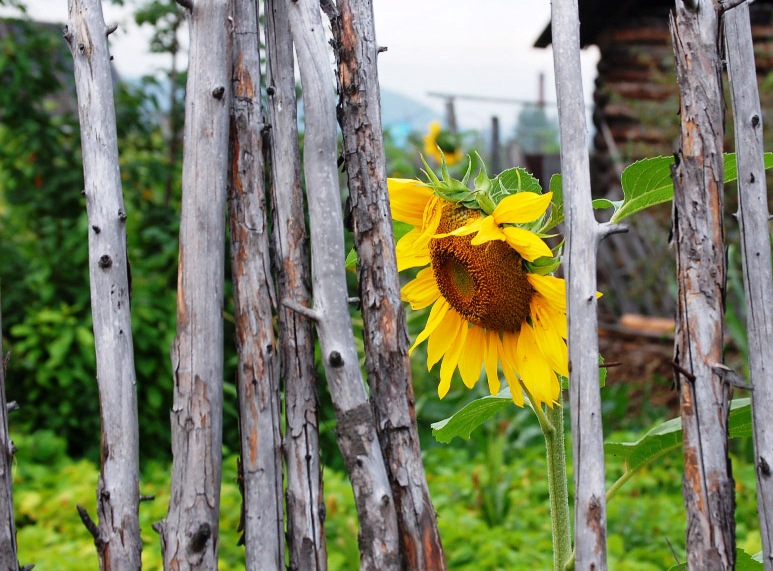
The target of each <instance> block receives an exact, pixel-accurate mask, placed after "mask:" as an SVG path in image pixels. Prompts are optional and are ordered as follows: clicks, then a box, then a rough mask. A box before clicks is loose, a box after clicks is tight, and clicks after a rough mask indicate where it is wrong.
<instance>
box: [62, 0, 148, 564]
mask: <svg viewBox="0 0 773 571" xmlns="http://www.w3.org/2000/svg"><path fill="white" fill-rule="evenodd" d="M68 5H69V19H68V24H67V28H66V30H65V39H66V40H67V43H68V44H69V45H70V50H71V51H72V55H73V62H74V64H73V65H74V71H75V87H76V91H77V94H78V116H79V119H80V130H81V145H82V147H83V174H84V194H85V197H86V209H87V212H88V220H89V231H88V243H89V279H90V284H91V285H90V289H91V312H92V317H93V327H94V344H95V349H96V359H97V383H98V384H99V400H100V410H101V414H102V455H101V464H102V469H101V472H100V476H99V483H98V484H97V516H98V520H99V521H98V525H97V526H94V525H93V522H91V521H90V520H88V516H87V515H85V514H86V512H85V510H82V512H81V515H82V517H84V518H85V519H84V521H87V522H88V523H89V524H90V525H88V527H89V531H90V532H91V533H92V535H93V536H94V543H95V545H96V547H97V553H98V556H99V568H100V569H104V570H107V569H121V570H130V569H139V568H140V566H141V560H140V551H141V549H142V544H141V541H140V529H139V444H138V440H139V437H138V426H137V391H136V377H135V372H134V349H133V343H132V328H131V312H130V308H129V303H130V295H131V292H130V290H129V269H128V260H127V255H126V227H125V222H126V216H127V215H126V212H125V210H124V202H123V194H122V190H121V174H120V172H119V163H118V139H117V134H116V124H115V106H114V103H113V79H112V71H111V68H110V54H109V53H108V46H107V35H108V33H109V31H108V28H107V26H106V25H105V20H104V17H103V15H102V6H101V4H100V2H99V0H70V2H69V4H68Z"/></svg>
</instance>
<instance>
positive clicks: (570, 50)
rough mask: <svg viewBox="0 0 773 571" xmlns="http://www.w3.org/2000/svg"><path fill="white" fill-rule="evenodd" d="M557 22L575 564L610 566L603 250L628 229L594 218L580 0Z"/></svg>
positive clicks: (567, 2) (571, 1) (555, 17)
mask: <svg viewBox="0 0 773 571" xmlns="http://www.w3.org/2000/svg"><path fill="white" fill-rule="evenodd" d="M551 22H552V28H553V61H554V67H555V75H556V93H557V96H558V123H559V128H560V131H561V172H562V176H563V191H564V200H565V203H564V210H565V212H566V233H565V235H566V254H565V256H564V260H565V262H564V264H565V265H564V271H565V272H566V283H567V312H566V313H567V318H568V328H569V339H568V343H569V397H570V405H571V419H572V448H573V458H574V487H575V499H574V502H575V507H574V529H575V532H574V533H575V546H574V549H575V561H576V562H575V569H581V570H594V571H604V570H605V569H606V568H607V544H606V539H607V538H606V527H607V518H606V499H605V498H606V490H605V480H604V444H603V438H604V436H603V430H602V426H601V394H600V392H599V369H598V354H599V343H598V317H597V314H596V312H597V303H596V249H597V247H598V243H599V242H600V241H601V239H602V238H604V236H606V235H608V234H610V233H612V232H614V231H620V230H621V229H620V228H617V227H614V226H611V225H601V224H598V223H597V222H596V220H595V218H594V217H593V208H592V206H591V191H590V160H589V157H588V127H587V124H586V120H585V104H584V101H583V87H582V74H581V67H580V18H579V12H578V7H577V0H554V1H553V3H552V17H551ZM559 429H560V427H559ZM556 563H558V564H564V563H565V562H562V561H559V562H556ZM556 568H557V567H556Z"/></svg>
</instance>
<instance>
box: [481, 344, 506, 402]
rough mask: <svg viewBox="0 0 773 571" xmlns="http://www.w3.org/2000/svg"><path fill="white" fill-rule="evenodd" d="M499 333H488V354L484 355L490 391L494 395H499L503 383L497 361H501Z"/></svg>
mask: <svg viewBox="0 0 773 571" xmlns="http://www.w3.org/2000/svg"><path fill="white" fill-rule="evenodd" d="M500 345H501V342H500V341H499V333H498V332H497V331H487V332H486V353H485V354H484V355H483V366H484V368H485V369H486V380H487V381H488V390H489V393H491V394H492V395H497V394H499V389H500V388H501V387H502V383H500V381H499V371H498V369H497V360H498V359H499V346H500Z"/></svg>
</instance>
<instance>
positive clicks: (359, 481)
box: [288, 0, 400, 571]
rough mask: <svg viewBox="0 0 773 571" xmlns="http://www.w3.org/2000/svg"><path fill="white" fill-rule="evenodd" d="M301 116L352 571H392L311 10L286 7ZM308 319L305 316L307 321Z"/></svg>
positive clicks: (317, 294) (389, 528) (318, 304)
mask: <svg viewBox="0 0 773 571" xmlns="http://www.w3.org/2000/svg"><path fill="white" fill-rule="evenodd" d="M288 15H289V21H290V31H291V34H292V37H293V42H294V44H295V50H296V54H297V56H298V65H299V67H300V72H301V82H302V85H303V94H304V98H303V102H304V109H305V112H306V132H305V138H304V172H305V175H306V185H307V188H306V196H307V199H308V205H309V229H310V234H311V258H312V280H313V287H314V290H313V291H314V308H313V310H311V312H313V314H314V315H315V316H316V328H317V334H318V337H319V341H320V347H321V354H322V359H323V362H324V365H325V373H326V377H327V383H328V386H329V387H330V394H331V397H332V399H333V406H334V408H335V413H336V421H337V427H336V434H337V437H338V445H339V447H340V449H341V453H342V455H343V457H344V462H345V464H346V468H347V471H348V473H349V479H350V480H351V483H352V488H353V490H354V498H355V503H356V506H357V514H358V516H359V521H360V533H359V538H358V539H359V546H360V569H362V570H366V569H368V570H371V569H372V570H374V571H375V570H379V571H388V570H391V569H399V568H400V556H399V540H398V530H397V517H396V514H395V505H394V500H393V498H392V491H391V489H390V485H389V479H388V477H387V470H386V466H385V464H384V458H383V456H382V453H381V448H380V447H379V443H378V437H377V434H376V428H375V420H374V418H373V411H372V410H371V408H370V403H369V402H368V396H367V393H366V391H365V386H364V383H363V379H362V374H361V373H360V368H359V362H358V356H357V350H356V347H355V345H354V335H353V333H352V327H351V319H350V317H349V308H348V299H347V298H348V296H347V291H346V275H345V268H344V257H345V251H344V241H343V219H342V215H341V203H340V191H339V186H338V172H337V169H336V160H337V137H336V124H335V106H336V105H335V92H334V87H333V81H332V79H333V78H332V74H331V73H330V65H329V60H328V50H327V47H326V40H325V34H324V28H323V26H322V18H321V16H320V12H319V4H318V3H316V2H313V1H311V0H299V1H298V2H294V3H290V4H289V6H288ZM311 312H309V313H311Z"/></svg>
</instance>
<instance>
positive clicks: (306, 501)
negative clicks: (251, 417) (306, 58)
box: [265, 0, 327, 571]
mask: <svg viewBox="0 0 773 571" xmlns="http://www.w3.org/2000/svg"><path fill="white" fill-rule="evenodd" d="M265 14H266V69H267V77H266V91H267V95H268V97H267V109H268V121H269V130H268V136H269V141H270V158H269V161H270V165H271V168H270V180H271V204H272V210H273V215H274V229H273V244H274V254H275V260H274V271H275V275H276V281H277V294H278V298H279V300H283V299H292V300H294V301H295V302H297V303H299V304H300V305H302V306H303V307H309V306H310V305H311V293H310V283H311V277H310V267H309V250H308V235H307V232H306V224H305V219H306V214H305V211H304V206H303V190H302V189H301V159H300V151H299V148H298V115H297V110H296V99H295V70H294V65H293V44H292V38H291V37H290V24H289V21H288V19H287V3H286V2H284V1H283V0H266V9H265ZM277 314H278V318H279V356H280V365H281V377H282V379H283V381H284V392H285V419H286V420H285V423H286V429H285V437H284V449H285V462H286V465H287V492H286V497H287V547H288V552H289V569H290V570H291V571H307V570H308V571H325V570H326V569H327V553H326V549H325V530H324V528H323V523H324V507H325V506H324V501H323V494H322V470H321V468H320V453H319V413H318V408H317V404H318V401H317V382H318V381H319V379H318V378H317V374H316V369H315V367H314V340H313V336H312V331H311V321H310V320H309V319H308V318H307V317H304V316H302V315H299V314H298V313H296V312H294V311H292V310H290V309H288V308H287V307H285V306H284V305H282V304H281V303H278V304H277Z"/></svg>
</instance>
